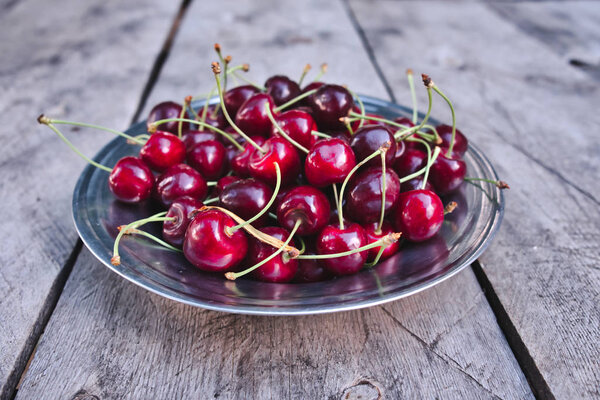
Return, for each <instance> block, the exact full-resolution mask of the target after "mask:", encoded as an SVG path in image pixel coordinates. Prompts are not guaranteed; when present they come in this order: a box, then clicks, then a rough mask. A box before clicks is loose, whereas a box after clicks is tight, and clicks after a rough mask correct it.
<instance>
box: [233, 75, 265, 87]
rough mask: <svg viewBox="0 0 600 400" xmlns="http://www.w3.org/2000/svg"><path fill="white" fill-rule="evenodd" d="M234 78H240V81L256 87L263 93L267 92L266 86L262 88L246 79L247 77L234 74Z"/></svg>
mask: <svg viewBox="0 0 600 400" xmlns="http://www.w3.org/2000/svg"><path fill="white" fill-rule="evenodd" d="M233 76H235V77H236V78H238V79H240V80H242V81H244V82H246V83H247V84H248V85H250V86H254V87H255V88H257V89H258V90H260V91H261V92H264V91H265V90H267V89H266V88H265V87H264V86H260V85H258V84H256V83H255V82H252V81H251V80H250V79H248V78H246V77H245V76H242V75H238V73H237V72H234V73H233Z"/></svg>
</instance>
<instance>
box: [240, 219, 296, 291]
mask: <svg viewBox="0 0 600 400" xmlns="http://www.w3.org/2000/svg"><path fill="white" fill-rule="evenodd" d="M261 232H263V233H266V234H267V235H270V236H273V237H274V238H276V239H279V240H281V241H286V240H287V239H288V237H289V235H290V233H289V232H288V231H286V230H285V229H283V228H280V227H278V226H268V227H266V228H262V229H261ZM276 251H277V249H276V248H275V247H273V246H271V245H269V244H266V243H263V242H261V241H260V240H257V239H254V238H251V239H250V246H249V248H248V263H249V264H250V265H254V264H257V263H259V262H260V261H262V260H264V259H265V258H267V257H269V256H270V255H271V254H273V253H275V252H276ZM297 270H298V260H295V259H290V258H287V257H285V256H284V254H283V253H279V254H278V255H277V256H275V257H274V258H272V259H271V260H269V261H267V262H266V263H265V264H263V265H261V266H260V267H258V268H257V269H255V270H254V271H252V272H251V275H252V276H253V277H254V278H256V279H258V280H259V281H263V282H278V283H283V282H289V281H291V280H292V279H293V278H294V276H295V275H296V271H297Z"/></svg>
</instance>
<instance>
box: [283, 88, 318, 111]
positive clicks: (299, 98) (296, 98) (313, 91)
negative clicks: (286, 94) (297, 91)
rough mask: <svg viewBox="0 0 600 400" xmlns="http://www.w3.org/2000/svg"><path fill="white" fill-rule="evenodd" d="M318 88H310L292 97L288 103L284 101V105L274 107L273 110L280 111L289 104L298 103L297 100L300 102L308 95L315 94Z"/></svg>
mask: <svg viewBox="0 0 600 400" xmlns="http://www.w3.org/2000/svg"><path fill="white" fill-rule="evenodd" d="M317 90H319V89H313V90H309V91H308V92H305V93H302V94H301V95H299V96H296V97H294V98H293V99H291V100H290V101H288V102H287V103H283V104H282V105H280V106H279V107H275V108H274V109H273V111H275V112H279V111H281V110H284V109H286V108H288V107H289V106H291V105H293V104H296V103H297V102H299V101H300V100H302V99H305V98H307V97H308V96H311V95H313V94H315V93H316V92H317Z"/></svg>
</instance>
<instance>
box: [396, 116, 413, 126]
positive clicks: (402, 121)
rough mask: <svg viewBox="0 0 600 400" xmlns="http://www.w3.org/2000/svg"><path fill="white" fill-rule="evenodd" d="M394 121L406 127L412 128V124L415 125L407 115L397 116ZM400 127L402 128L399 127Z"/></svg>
mask: <svg viewBox="0 0 600 400" xmlns="http://www.w3.org/2000/svg"><path fill="white" fill-rule="evenodd" d="M394 122H395V123H397V124H400V125H404V126H406V127H407V128H412V127H413V126H415V124H413V122H412V120H411V119H410V118H407V117H398V118H394ZM396 129H398V128H397V127H396ZM399 129H402V128H399Z"/></svg>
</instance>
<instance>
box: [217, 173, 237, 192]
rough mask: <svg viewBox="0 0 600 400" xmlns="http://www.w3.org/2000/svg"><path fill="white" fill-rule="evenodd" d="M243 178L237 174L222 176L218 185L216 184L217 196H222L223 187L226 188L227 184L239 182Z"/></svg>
mask: <svg viewBox="0 0 600 400" xmlns="http://www.w3.org/2000/svg"><path fill="white" fill-rule="evenodd" d="M241 179H242V178H240V177H238V176H235V175H227V176H224V177H222V178H221V179H219V180H218V181H217V185H216V186H215V194H216V195H217V196H220V195H221V193H223V189H225V188H226V187H227V186H229V185H230V184H232V183H233V182H237V181H239V180H241Z"/></svg>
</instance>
